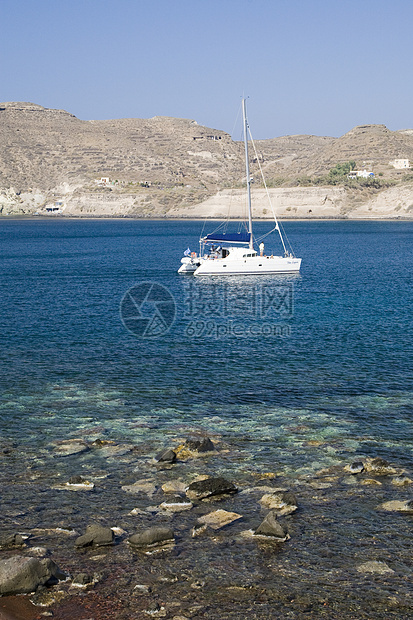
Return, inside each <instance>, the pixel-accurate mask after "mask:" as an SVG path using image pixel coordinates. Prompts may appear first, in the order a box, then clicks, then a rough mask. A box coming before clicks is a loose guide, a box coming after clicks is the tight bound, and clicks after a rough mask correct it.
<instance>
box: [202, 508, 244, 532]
mask: <svg viewBox="0 0 413 620" xmlns="http://www.w3.org/2000/svg"><path fill="white" fill-rule="evenodd" d="M238 519H242V515H240V514H238V513H237V512H228V511H227V510H214V512H210V513H208V514H207V515H203V516H202V517H199V519H198V523H200V524H201V525H207V526H208V527H210V528H212V529H213V530H220V529H221V528H223V527H225V526H226V525H229V524H230V523H233V522H234V521H238Z"/></svg>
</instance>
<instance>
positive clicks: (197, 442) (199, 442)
mask: <svg viewBox="0 0 413 620" xmlns="http://www.w3.org/2000/svg"><path fill="white" fill-rule="evenodd" d="M185 448H187V449H188V450H191V452H213V451H214V450H215V446H214V444H213V443H212V441H211V440H210V439H209V437H204V438H203V439H187V440H186V442H185Z"/></svg>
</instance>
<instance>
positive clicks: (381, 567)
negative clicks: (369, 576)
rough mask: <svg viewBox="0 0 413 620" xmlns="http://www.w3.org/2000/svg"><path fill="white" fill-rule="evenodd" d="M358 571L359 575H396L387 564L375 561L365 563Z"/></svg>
mask: <svg viewBox="0 0 413 620" xmlns="http://www.w3.org/2000/svg"><path fill="white" fill-rule="evenodd" d="M357 571H358V572H359V573H375V574H377V575H384V574H385V573H394V570H392V569H391V568H390V567H389V566H387V564H386V563H385V562H377V561H375V560H373V561H372V562H365V563H364V564H360V566H358V567H357Z"/></svg>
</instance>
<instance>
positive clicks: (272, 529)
mask: <svg viewBox="0 0 413 620" xmlns="http://www.w3.org/2000/svg"><path fill="white" fill-rule="evenodd" d="M254 536H268V537H271V538H273V539H276V540H279V541H280V542H285V541H286V540H288V539H289V538H290V536H289V534H288V530H287V528H286V527H285V526H284V525H282V524H281V523H280V522H279V521H278V520H277V515H276V513H275V512H273V511H272V512H269V513H268V514H267V516H266V517H265V519H264V521H263V522H262V523H261V525H259V526H258V527H257V529H256V530H255V532H254Z"/></svg>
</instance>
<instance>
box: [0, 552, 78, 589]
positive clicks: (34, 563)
mask: <svg viewBox="0 0 413 620" xmlns="http://www.w3.org/2000/svg"><path fill="white" fill-rule="evenodd" d="M66 578H67V575H66V574H65V573H63V572H62V571H61V570H60V569H59V567H58V566H57V565H56V564H55V563H54V562H53V561H52V560H50V559H49V558H45V559H42V560H39V559H38V558H26V557H23V556H20V555H15V556H13V557H11V558H8V559H6V560H0V595H8V594H27V593H29V592H34V591H35V590H36V588H37V587H38V586H40V585H45V584H47V583H57V581H59V580H62V579H66Z"/></svg>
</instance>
